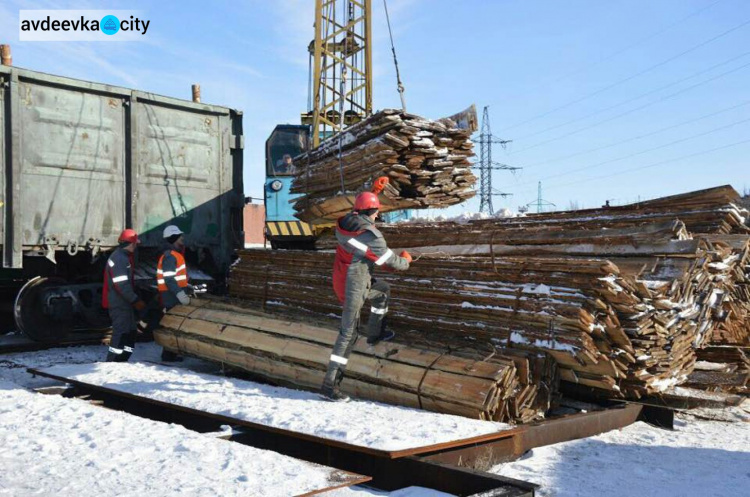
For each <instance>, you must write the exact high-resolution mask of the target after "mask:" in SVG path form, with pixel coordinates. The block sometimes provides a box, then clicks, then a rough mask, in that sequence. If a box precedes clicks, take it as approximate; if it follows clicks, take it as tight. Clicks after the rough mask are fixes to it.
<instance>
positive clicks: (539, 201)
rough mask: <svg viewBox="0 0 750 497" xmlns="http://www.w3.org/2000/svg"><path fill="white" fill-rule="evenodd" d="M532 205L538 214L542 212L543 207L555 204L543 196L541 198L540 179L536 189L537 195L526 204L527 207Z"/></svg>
mask: <svg viewBox="0 0 750 497" xmlns="http://www.w3.org/2000/svg"><path fill="white" fill-rule="evenodd" d="M532 205H535V206H536V212H537V214H540V213H541V212H542V209H543V208H544V207H548V206H549V207H554V206H555V204H553V203H552V202H548V201H546V200H544V198H542V182H541V181H540V182H539V186H538V190H537V195H536V200H532V201H531V202H529V203H528V204H526V206H527V207H531V206H532Z"/></svg>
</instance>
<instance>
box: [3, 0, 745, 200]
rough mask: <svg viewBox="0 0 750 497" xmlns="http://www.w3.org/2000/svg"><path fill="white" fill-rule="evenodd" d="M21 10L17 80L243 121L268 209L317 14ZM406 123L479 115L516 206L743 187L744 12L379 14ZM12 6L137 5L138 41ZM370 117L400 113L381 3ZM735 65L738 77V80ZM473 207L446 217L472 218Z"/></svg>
mask: <svg viewBox="0 0 750 497" xmlns="http://www.w3.org/2000/svg"><path fill="white" fill-rule="evenodd" d="M207 5H208V4H207V3H206V2H193V1H181V2H160V3H157V2H145V1H128V2H117V1H111V2H86V1H76V2H67V1H59V2H56V1H46V2H45V1H23V2H20V1H16V0H4V1H3V3H2V4H0V42H3V43H10V44H11V45H12V46H13V58H14V64H15V65H17V66H21V67H25V68H29V69H34V70H39V71H44V72H49V73H53V74H61V75H66V76H71V77H76V78H82V79H87V80H95V81H100V82H105V83H111V84H116V85H122V86H126V87H134V88H138V89H142V90H147V91H152V92H155V93H160V94H164V95H169V96H175V97H182V98H189V97H190V85H191V83H194V82H198V83H200V84H201V87H202V98H203V101H204V102H208V103H214V104H221V105H227V106H230V107H234V108H238V109H241V110H243V111H244V113H245V119H244V122H245V136H246V141H245V144H246V150H245V177H244V180H245V192H246V194H247V195H252V196H256V197H258V196H262V183H263V167H262V164H263V143H264V141H265V139H266V138H267V136H268V134H269V133H270V132H271V130H272V129H273V127H274V125H275V124H277V123H297V122H298V121H299V114H300V112H302V111H305V110H306V106H307V64H308V58H307V51H306V48H307V44H308V43H309V41H310V40H311V38H312V34H313V32H312V21H313V2H312V0H275V1H272V0H235V1H232V2H219V1H215V2H210V7H208V6H207ZM388 5H389V10H390V14H391V22H392V24H393V28H394V37H395V41H396V49H397V51H398V56H399V63H400V68H401V73H402V78H403V80H404V83H405V86H406V100H407V105H408V108H409V110H410V111H412V112H415V113H417V114H421V115H424V116H427V117H433V118H439V117H442V116H445V115H449V114H452V113H454V112H456V111H458V110H461V109H463V108H465V107H466V106H467V105H469V104H471V103H475V104H476V105H477V107H478V109H479V111H480V112H481V109H482V107H483V106H485V105H489V106H490V115H491V121H492V130H493V133H494V134H495V135H496V136H497V137H498V138H505V139H512V140H513V143H512V144H511V145H510V146H509V147H508V148H507V149H506V150H503V149H501V148H500V147H499V146H498V147H497V148H496V150H495V152H494V157H493V158H494V159H495V160H498V161H500V162H503V163H507V164H510V165H513V166H521V167H523V168H524V169H523V170H521V171H518V172H516V173H515V174H511V173H509V172H506V171H497V172H495V173H494V176H493V183H494V186H495V187H496V188H497V189H498V190H500V191H503V192H510V193H513V194H514V195H513V196H512V197H509V198H506V199H503V198H496V199H495V200H494V205H495V207H496V209H497V208H499V207H503V206H507V207H510V208H514V209H515V208H517V207H518V206H519V205H522V204H526V203H527V202H530V201H532V200H534V199H535V198H536V190H537V182H538V181H542V182H543V190H544V194H543V196H544V198H545V200H547V201H550V202H553V203H554V204H556V206H557V207H558V208H567V207H568V206H569V205H570V203H571V202H575V203H577V204H578V205H579V206H581V207H594V206H597V205H601V204H602V203H604V202H605V201H606V200H610V201H611V202H612V203H613V204H617V203H624V202H630V201H635V200H637V199H638V198H641V199H645V198H652V197H655V196H661V195H667V194H672V193H678V192H682V191H687V190H692V189H700V188H706V187H709V186H715V185H720V184H726V183H729V184H732V185H734V186H735V188H737V189H738V190H740V191H741V190H742V189H743V188H744V187H746V186H747V187H750V177H749V175H748V169H749V168H748V159H747V158H748V156H749V155H750V141H747V140H750V133H749V131H750V92H748V86H749V85H748V83H750V2H747V1H746V0H718V1H717V0H608V1H602V0H566V1H554V0H483V1H480V0H462V1H460V2H456V1H449V0H389V3H388ZM20 8H24V9H33V8H61V9H105V8H111V9H138V10H140V11H141V12H142V15H143V17H146V18H148V19H150V20H151V21H152V23H151V25H150V26H149V32H148V34H147V36H146V37H144V38H147V41H144V42H121V43H106V42H77V43H59V42H36V43H34V42H23V43H22V42H19V41H18V30H17V23H18V10H19V9H20ZM373 13H374V38H375V40H374V62H375V64H374V65H375V68H374V77H375V80H374V87H375V88H374V103H375V107H376V108H384V107H395V106H398V105H399V103H398V102H399V101H398V94H397V92H396V84H395V75H394V70H393V65H392V60H391V54H390V46H389V44H388V33H387V30H386V27H385V16H384V13H383V6H382V2H381V1H377V0H376V1H375V2H374V4H373ZM745 66H746V67H745ZM477 208H478V200H472V201H470V202H468V203H467V204H464V206H462V207H460V208H454V209H453V210H464V209H465V210H476V209H477Z"/></svg>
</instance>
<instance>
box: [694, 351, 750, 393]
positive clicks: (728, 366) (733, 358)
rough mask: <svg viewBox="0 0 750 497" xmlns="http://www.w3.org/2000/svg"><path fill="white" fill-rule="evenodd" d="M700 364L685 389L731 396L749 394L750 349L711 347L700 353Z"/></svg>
mask: <svg viewBox="0 0 750 497" xmlns="http://www.w3.org/2000/svg"><path fill="white" fill-rule="evenodd" d="M697 356H698V362H696V364H695V370H694V371H693V372H692V373H691V374H690V376H688V379H687V382H685V385H686V386H689V387H692V388H699V389H701V390H708V391H710V392H724V393H730V394H745V395H748V394H750V348H747V347H744V348H743V347H732V346H726V345H725V346H710V347H706V348H704V349H699V350H698V351H697Z"/></svg>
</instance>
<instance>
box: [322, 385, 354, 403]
mask: <svg viewBox="0 0 750 497" xmlns="http://www.w3.org/2000/svg"><path fill="white" fill-rule="evenodd" d="M320 398H321V399H323V400H327V401H329V402H349V400H350V399H349V396H348V395H347V394H345V393H344V392H342V391H341V390H339V387H338V385H335V386H332V387H330V386H328V385H323V388H321V389H320Z"/></svg>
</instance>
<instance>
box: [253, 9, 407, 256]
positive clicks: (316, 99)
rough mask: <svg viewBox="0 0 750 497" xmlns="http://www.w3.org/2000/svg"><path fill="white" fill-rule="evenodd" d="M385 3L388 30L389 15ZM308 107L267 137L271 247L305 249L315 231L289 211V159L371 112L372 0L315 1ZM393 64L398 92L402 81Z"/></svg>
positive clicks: (268, 222) (267, 200)
mask: <svg viewBox="0 0 750 497" xmlns="http://www.w3.org/2000/svg"><path fill="white" fill-rule="evenodd" d="M383 4H384V7H385V13H386V19H387V21H388V29H389V32H390V19H389V17H388V7H387V5H386V3H385V1H384V2H383ZM314 30H315V36H314V38H313V41H311V42H310V44H309V46H308V52H309V57H310V71H309V90H308V92H309V97H308V98H309V102H308V111H307V112H305V113H302V115H301V121H302V125H301V126H298V125H289V124H286V125H279V126H277V127H276V129H274V131H273V133H272V134H271V136H270V137H269V138H268V140H267V141H266V185H265V189H264V190H265V193H264V200H265V205H266V234H267V237H268V238H269V239H270V240H271V243H272V246H273V247H280V248H299V247H302V248H310V247H312V246H313V245H312V244H313V243H314V239H315V232H316V231H318V230H319V229H322V228H323V226H310V225H308V224H307V223H303V222H301V221H299V220H298V219H297V218H296V217H295V216H294V210H293V209H292V207H291V204H290V203H289V201H290V200H291V199H292V198H293V196H292V195H291V194H290V192H289V189H290V187H291V183H292V177H293V171H294V170H295V168H294V165H293V164H292V161H291V159H292V158H293V157H296V156H297V155H299V154H300V153H302V152H304V151H306V150H308V149H309V148H315V147H317V146H318V145H320V142H321V141H322V140H324V139H326V138H327V137H329V136H331V135H334V134H336V133H338V132H340V131H342V130H344V129H346V128H347V127H348V126H351V125H352V124H355V123H357V122H359V121H361V120H362V119H365V118H366V117H368V116H370V115H371V114H372V111H373V108H372V0H315V24H314ZM391 49H392V51H393V58H394V63H395V65H396V76H397V80H398V91H399V93H400V94H401V103H402V106H403V105H404V97H403V85H402V84H401V80H400V75H399V72H398V62H397V60H396V53H395V50H394V49H393V38H392V37H391Z"/></svg>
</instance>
